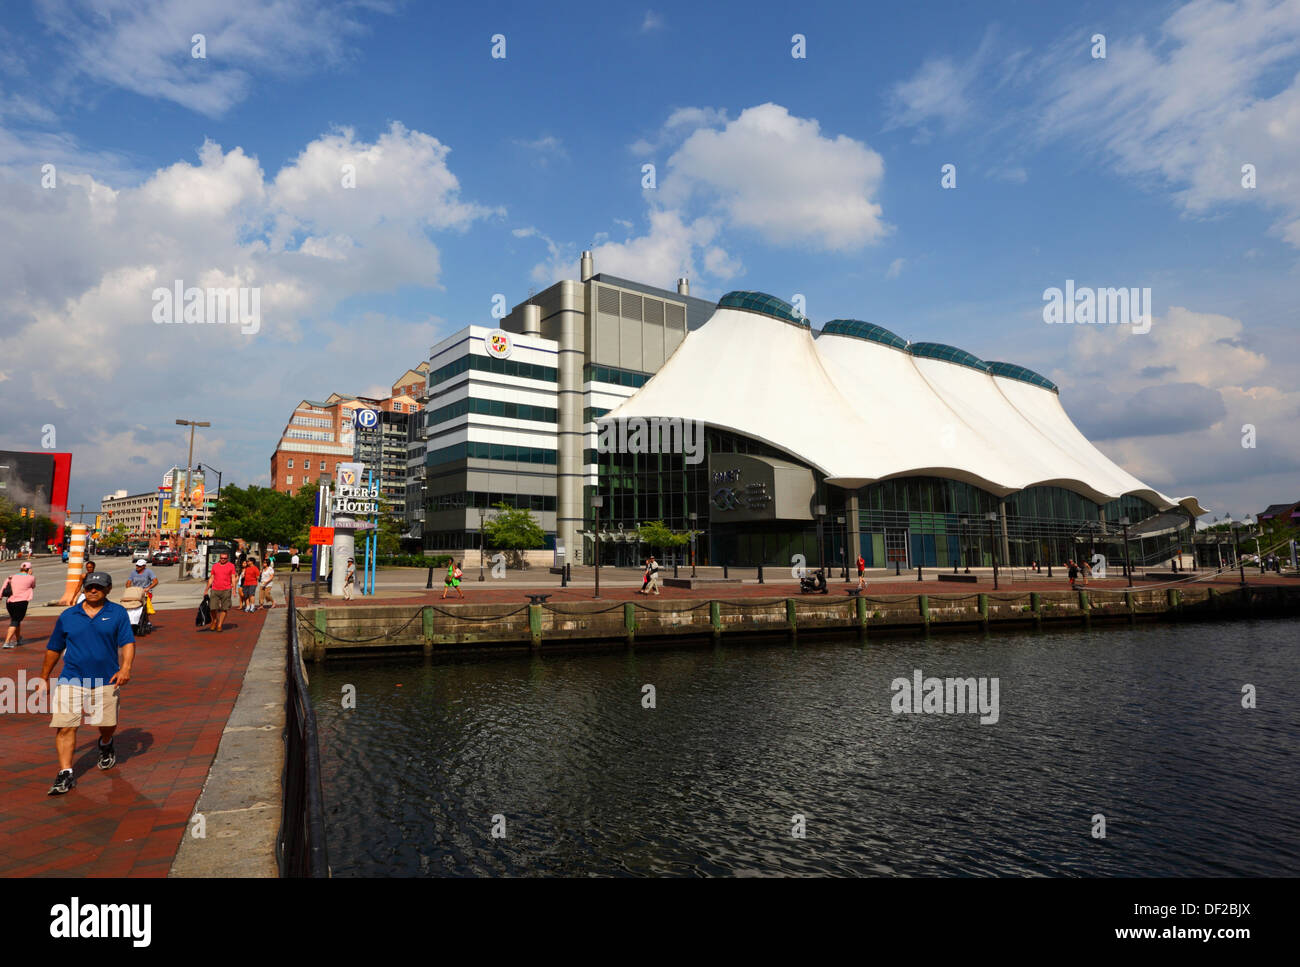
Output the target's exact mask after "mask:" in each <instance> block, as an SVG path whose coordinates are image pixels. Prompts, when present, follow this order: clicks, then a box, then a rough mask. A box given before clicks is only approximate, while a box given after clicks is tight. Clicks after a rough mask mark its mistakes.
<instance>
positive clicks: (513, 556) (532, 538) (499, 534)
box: [483, 501, 546, 567]
mask: <svg viewBox="0 0 1300 967" xmlns="http://www.w3.org/2000/svg"><path fill="white" fill-rule="evenodd" d="M494 508H495V510H496V516H495V517H489V518H487V519H486V520H485V521H484V522H483V536H484V537H486V538H487V542H488V543H489V544H491V545H492V546H493V547H497V548H501V549H502V550H505V551H509V552H510V553H509V560H510V564H511V565H513V566H515V567H521V566H522V565H523V555H522V554H521V553H520V551H522V550H524V549H525V548H529V547H543V546H545V544H546V533H545V531H543V530H542V528H541V525H540V524H538V523H537V519H536V518H535V517H533V515H532V513H531V512H530V511H529V510H528V509H527V508H525V507H511V506H510V505H509V504H507V503H505V502H504V501H501V502H500V503H497V504H495V505H494Z"/></svg>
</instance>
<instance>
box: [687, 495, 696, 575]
mask: <svg viewBox="0 0 1300 967" xmlns="http://www.w3.org/2000/svg"><path fill="white" fill-rule="evenodd" d="M688 516H689V517H690V519H691V577H695V522H696V521H697V520H699V514H697V513H695V511H691V513H690V514H689V515H688Z"/></svg>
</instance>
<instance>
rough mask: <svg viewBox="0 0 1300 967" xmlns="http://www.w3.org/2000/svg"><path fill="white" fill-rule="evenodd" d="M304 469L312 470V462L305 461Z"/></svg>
mask: <svg viewBox="0 0 1300 967" xmlns="http://www.w3.org/2000/svg"><path fill="white" fill-rule="evenodd" d="M302 468H303V469H304V470H310V469H311V461H310V460H304V461H303V462H302ZM303 479H306V478H303Z"/></svg>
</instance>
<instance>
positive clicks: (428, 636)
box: [421, 606, 433, 655]
mask: <svg viewBox="0 0 1300 967" xmlns="http://www.w3.org/2000/svg"><path fill="white" fill-rule="evenodd" d="M421 617H422V618H423V619H424V620H423V621H422V622H421V624H422V626H423V627H422V629H421V630H422V631H423V632H424V653H425V654H426V655H432V654H433V608H430V607H427V606H426V607H424V608H423V609H422V610H421Z"/></svg>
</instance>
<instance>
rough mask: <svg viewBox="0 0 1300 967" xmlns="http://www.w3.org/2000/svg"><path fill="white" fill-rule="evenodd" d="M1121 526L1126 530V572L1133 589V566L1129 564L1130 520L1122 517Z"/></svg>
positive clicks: (1129, 584)
mask: <svg viewBox="0 0 1300 967" xmlns="http://www.w3.org/2000/svg"><path fill="white" fill-rule="evenodd" d="M1119 525H1120V526H1121V527H1123V528H1124V570H1125V571H1127V572H1128V586H1129V587H1133V565H1132V564H1131V563H1129V559H1128V525H1129V519H1128V518H1127V517H1121V518H1120V519H1119Z"/></svg>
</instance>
